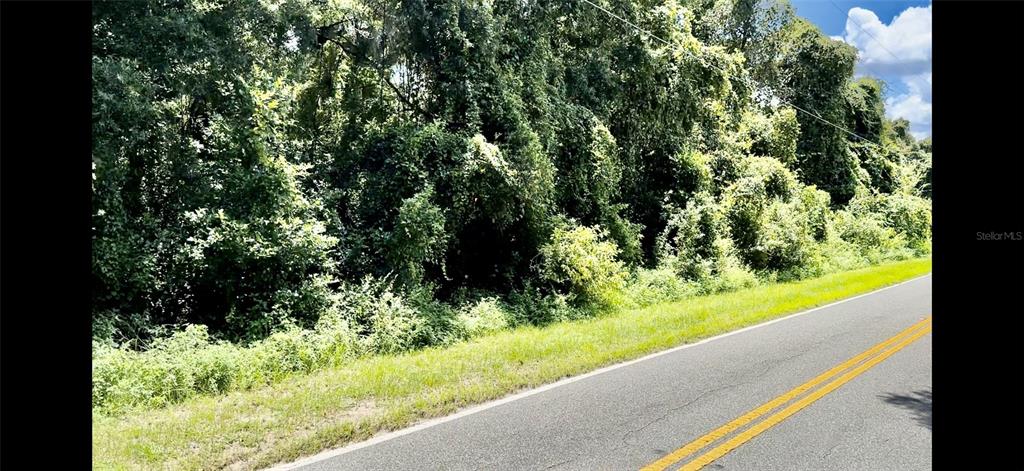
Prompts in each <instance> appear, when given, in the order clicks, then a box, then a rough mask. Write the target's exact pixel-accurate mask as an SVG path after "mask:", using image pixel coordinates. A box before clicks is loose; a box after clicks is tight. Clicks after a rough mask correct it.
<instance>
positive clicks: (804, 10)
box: [791, 0, 932, 139]
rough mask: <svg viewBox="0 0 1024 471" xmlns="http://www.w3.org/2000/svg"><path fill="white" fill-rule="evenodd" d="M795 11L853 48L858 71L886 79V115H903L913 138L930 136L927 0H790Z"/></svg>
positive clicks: (930, 24)
mask: <svg viewBox="0 0 1024 471" xmlns="http://www.w3.org/2000/svg"><path fill="white" fill-rule="evenodd" d="M791 3H792V5H793V8H794V9H795V10H796V13H797V15H799V16H801V17H803V18H806V19H807V20H809V21H810V22H812V23H814V24H815V25H817V26H818V28H820V29H821V31H822V32H824V33H825V34H827V35H829V36H831V37H832V38H833V39H838V40H841V41H845V42H846V43H848V44H851V45H853V46H855V47H856V48H857V51H858V60H857V71H856V74H857V75H858V76H861V75H868V76H872V77H876V78H879V79H881V80H882V81H883V82H885V84H886V87H885V97H886V98H885V108H886V115H888V117H889V118H906V119H907V120H908V121H910V124H911V131H912V132H913V134H914V136H916V137H917V138H919V139H920V138H923V137H929V136H931V135H932V11H931V1H903V0H860V1H843V0H791Z"/></svg>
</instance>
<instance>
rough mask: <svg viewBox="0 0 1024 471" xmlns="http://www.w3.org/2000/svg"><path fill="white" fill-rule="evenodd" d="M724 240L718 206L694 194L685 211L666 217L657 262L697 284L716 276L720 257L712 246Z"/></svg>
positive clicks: (705, 197)
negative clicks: (659, 259) (660, 260)
mask: <svg viewBox="0 0 1024 471" xmlns="http://www.w3.org/2000/svg"><path fill="white" fill-rule="evenodd" d="M724 236H725V227H724V225H723V222H722V216H721V214H720V209H719V207H718V205H716V204H715V201H714V199H713V198H712V197H711V195H710V194H707V193H700V194H697V195H695V196H694V197H693V198H692V199H691V200H690V201H688V202H687V204H686V208H685V209H683V210H681V211H674V212H672V213H671V214H670V215H669V217H668V222H667V223H666V225H665V231H664V232H663V233H662V234H661V236H660V237H659V245H660V249H661V250H660V258H661V259H662V263H663V264H667V265H669V266H671V267H672V268H673V269H674V270H675V272H676V273H677V274H678V275H679V276H680V277H682V278H683V279H685V280H694V281H698V282H700V281H702V280H705V279H708V278H710V277H712V276H714V275H716V274H717V272H716V271H715V269H716V267H717V266H718V263H719V261H720V260H721V258H722V257H723V256H724V254H723V253H722V252H721V251H720V250H719V249H720V247H721V245H720V244H717V243H716V242H717V241H718V240H719V239H720V238H722V237H724Z"/></svg>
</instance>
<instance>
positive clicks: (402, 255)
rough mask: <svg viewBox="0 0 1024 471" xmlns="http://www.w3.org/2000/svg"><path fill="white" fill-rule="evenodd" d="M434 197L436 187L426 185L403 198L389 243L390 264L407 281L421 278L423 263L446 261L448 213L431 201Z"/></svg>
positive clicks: (412, 281)
mask: <svg viewBox="0 0 1024 471" xmlns="http://www.w3.org/2000/svg"><path fill="white" fill-rule="evenodd" d="M433 197H434V189H433V187H431V186H427V187H426V188H424V189H423V190H421V191H420V192H419V193H416V194H415V195H413V196H411V197H409V198H406V199H405V200H403V201H402V205H401V206H400V207H399V208H398V217H397V220H396V221H395V227H394V229H393V230H392V231H391V234H390V235H389V238H388V242H387V244H386V247H387V251H386V252H387V258H388V260H389V265H390V266H391V267H392V268H393V269H394V270H395V271H396V272H397V273H399V274H400V275H399V276H400V278H401V280H403V281H404V282H405V283H407V284H413V283H416V282H419V281H421V280H422V278H423V270H424V269H423V265H424V264H426V263H433V264H435V265H441V264H442V263H443V262H444V250H445V248H446V247H447V244H448V234H447V233H446V232H445V227H444V223H445V216H444V211H442V210H441V208H439V207H437V205H435V204H434V203H433V202H432V201H431V200H432V198H433Z"/></svg>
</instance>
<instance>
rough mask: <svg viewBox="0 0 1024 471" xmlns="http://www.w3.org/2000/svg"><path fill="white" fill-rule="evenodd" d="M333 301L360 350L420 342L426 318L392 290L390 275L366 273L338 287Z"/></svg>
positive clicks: (382, 349) (392, 349)
mask: <svg viewBox="0 0 1024 471" xmlns="http://www.w3.org/2000/svg"><path fill="white" fill-rule="evenodd" d="M337 305H338V309H339V310H340V312H341V316H342V317H343V318H344V319H346V320H348V321H349V322H350V323H351V325H352V327H353V328H354V329H355V333H356V335H357V336H358V337H359V344H360V346H361V349H362V350H364V351H368V352H374V353H398V352H401V351H406V350H410V349H412V348H414V347H416V346H418V344H420V343H421V342H420V339H419V336H420V335H422V334H423V330H424V329H425V327H426V321H425V319H423V318H422V317H421V316H420V315H419V313H418V312H417V311H416V310H415V309H414V308H413V307H412V306H411V305H410V304H409V303H408V302H407V300H406V299H405V298H403V297H402V295H401V294H398V293H396V292H395V290H394V287H393V284H392V282H391V280H390V279H377V278H374V277H370V276H367V277H365V278H363V281H362V282H361V283H360V284H358V285H354V284H346V285H344V286H342V288H341V289H340V290H339V293H338V301H337Z"/></svg>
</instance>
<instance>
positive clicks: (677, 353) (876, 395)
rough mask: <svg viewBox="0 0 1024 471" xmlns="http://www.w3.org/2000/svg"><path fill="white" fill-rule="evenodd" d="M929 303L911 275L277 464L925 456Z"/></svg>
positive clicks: (753, 461)
mask: <svg viewBox="0 0 1024 471" xmlns="http://www.w3.org/2000/svg"><path fill="white" fill-rule="evenodd" d="M930 315H931V276H925V277H922V278H918V279H916V280H911V281H909V282H906V283H903V284H900V285H897V286H893V287H890V288H886V289H883V290H880V291H877V292H874V293H871V294H868V295H865V296H861V297H857V298H854V299H851V300H848V301H844V302H841V303H838V304H835V305H832V306H828V307H825V308H821V309H818V310H813V311H811V312H807V313H804V314H799V315H796V316H792V317H789V318H786V319H783V320H780V321H777V322H774V323H770V324H767V325H761V326H757V327H755V328H751V329H747V330H744V331H742V332H739V333H736V334H733V335H727V336H724V337H721V338H716V339H714V340H711V341H709V342H705V343H702V344H699V345H694V346H692V347H686V348H681V349H677V350H673V351H671V352H669V353H667V354H663V355H659V356H655V357H651V358H647V359H644V360H641V361H638V362H634V363H631V364H628V365H625V366H622V367H619V368H614V369H610V370H608V371H605V372H602V373H600V374H596V375H592V376H588V377H585V378H583V379H580V380H578V381H572V382H566V383H565V384H561V385H559V386H557V387H553V388H550V389H547V390H544V391H542V392H539V393H536V394H531V395H526V396H525V397H520V398H518V399H515V400H511V401H506V402H502V403H499V404H498V405H495V406H493V407H486V408H484V409H482V410H479V411H477V412H473V413H471V414H468V415H463V416H460V417H458V418H456V419H453V420H447V421H440V423H436V424H435V425H431V426H429V427H425V428H423V427H421V428H420V429H418V430H416V431H414V432H411V433H408V432H399V433H397V434H389V437H393V438H388V439H386V440H384V441H380V440H379V439H378V440H377V441H375V442H372V443H373V444H372V445H369V446H360V445H356V446H349V447H347V448H345V449H342V450H340V451H334V452H327V453H324V454H321V455H318V456H316V457H312V458H309V459H306V460H303V461H300V462H297V463H295V464H293V465H292V466H289V467H290V468H292V469H302V470H304V471H318V470H321V471H322V470H413V469H415V470H433V469H439V470H440V469H443V470H489V469H494V470H498V469H500V470H549V469H550V470H576V469H579V470H584V469H585V470H637V469H652V470H653V469H673V470H675V469H680V467H681V466H684V465H686V466H687V467H685V468H683V469H700V468H701V465H703V469H706V470H757V471H768V470H780V471H781V470H794V471H797V470H799V471H804V470H871V471H878V470H900V471H913V470H929V469H931V438H932V434H931V384H932V376H931V334H930V323H929V322H928V319H929V318H930ZM912 326H914V327H912ZM915 329H916V330H915ZM901 333H902V334H903V336H902V337H896V336H897V335H898V334H901ZM886 341H888V343H886V344H884V345H881V346H879V347H877V348H875V349H872V347H875V346H876V345H878V344H880V343H883V342H886ZM858 355H859V356H858ZM848 360H852V361H848ZM844 367H845V369H844ZM830 370H831V374H830V373H829V372H830ZM808 382H810V383H811V385H810V386H806V387H805V388H803V389H800V386H801V385H806V384H807V383H808ZM837 382H838V383H839V384H836V383H837ZM830 385H831V386H830ZM787 393H788V394H787ZM773 400H775V403H777V404H773V402H772V401H773ZM801 401H802V402H801ZM797 403H802V404H803V405H802V406H801V405H800V404H797ZM794 404H795V405H794ZM773 405H777V407H772V406H773ZM751 411H754V412H753V413H751ZM745 415H746V417H744V416H745ZM436 422H437V421H436ZM730 424H731V425H730ZM723 426H725V432H723V433H721V434H720V435H721V436H720V437H719V436H716V435H712V436H711V437H710V438H709V437H708V434H709V432H713V431H715V430H716V429H720V428H721V427H723ZM701 438H704V440H699V439H701ZM695 441H696V442H697V443H694V442H695ZM704 442H708V443H707V445H706V446H701V445H702V444H703V443H704ZM727 442H728V443H727ZM729 443H731V444H729ZM686 445H689V447H686ZM681 449H682V450H681ZM689 449H693V450H694V451H692V452H688V450H689ZM673 457H679V458H680V459H679V460H674V459H673ZM659 460H662V462H660V463H659ZM645 467H646V468H645Z"/></svg>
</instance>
